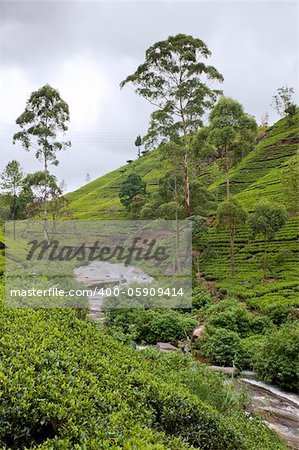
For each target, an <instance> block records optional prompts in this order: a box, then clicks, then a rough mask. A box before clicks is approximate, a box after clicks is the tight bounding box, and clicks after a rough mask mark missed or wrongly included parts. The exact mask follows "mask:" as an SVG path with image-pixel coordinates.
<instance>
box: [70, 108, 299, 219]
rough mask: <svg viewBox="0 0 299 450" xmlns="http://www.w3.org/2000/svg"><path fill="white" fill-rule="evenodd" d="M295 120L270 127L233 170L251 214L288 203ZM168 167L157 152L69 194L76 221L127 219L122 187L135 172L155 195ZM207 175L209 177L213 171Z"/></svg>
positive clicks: (298, 139) (297, 134) (298, 135)
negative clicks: (262, 204)
mask: <svg viewBox="0 0 299 450" xmlns="http://www.w3.org/2000/svg"><path fill="white" fill-rule="evenodd" d="M295 119H296V120H295V121H294V125H293V126H289V125H288V122H287V120H286V119H282V120H280V121H278V122H277V123H276V124H275V125H273V126H272V127H269V128H268V129H267V130H266V131H265V132H264V135H263V137H262V138H261V140H260V142H259V143H258V144H257V145H256V148H255V149H254V150H253V151H252V152H250V153H249V154H248V155H247V156H246V157H244V158H243V159H242V160H241V162H240V163H239V164H238V165H237V166H235V167H234V168H233V169H232V170H231V174H230V179H231V185H232V192H233V193H234V194H236V198H238V200H240V202H241V203H242V204H243V205H244V206H245V207H247V208H248V209H249V210H250V208H252V205H254V204H255V203H256V202H257V201H258V200H260V199H261V197H266V198H267V199H269V200H275V201H280V202H282V203H287V199H285V198H284V197H283V189H282V186H283V180H284V175H285V172H286V170H287V168H288V167H289V165H291V164H294V163H295V161H294V155H295V154H296V152H297V150H298V143H299V127H298V123H299V122H298V121H299V113H297V116H296V118H295ZM165 166H166V163H165V161H164V160H162V158H161V154H160V153H159V150H158V149H157V150H153V151H151V152H149V153H148V154H146V155H145V156H142V157H141V158H140V159H137V160H135V161H134V162H133V163H131V164H127V165H125V166H123V167H120V168H119V169H117V170H114V171H113V172H110V173H108V174H106V175H104V176H102V177H100V178H98V179H96V180H94V181H92V182H91V183H88V184H86V185H85V186H83V187H81V188H79V189H77V190H76V191H74V192H72V193H70V194H67V195H66V198H67V199H68V201H69V205H68V210H69V212H70V213H71V215H72V217H73V218H76V219H79V218H82V219H117V218H123V217H126V216H127V215H126V212H125V210H124V208H123V207H122V205H121V203H120V201H119V198H118V192H119V188H120V185H121V183H122V182H123V181H124V180H125V179H126V177H127V176H128V175H130V174H131V173H133V172H135V173H137V174H139V175H140V176H141V177H142V178H143V179H144V180H145V182H146V183H147V188H148V191H149V192H152V191H153V190H154V189H155V187H156V186H157V184H158V181H159V179H160V178H161V176H162V175H163V174H164V173H165V172H166V167H165ZM212 166H213V164H211V167H212ZM206 172H207V173H209V167H207V168H206ZM210 189H211V191H213V192H217V193H218V198H219V200H220V199H221V198H222V197H223V194H224V190H225V179H224V178H220V179H218V180H217V181H215V182H214V183H213V184H211V185H210Z"/></svg>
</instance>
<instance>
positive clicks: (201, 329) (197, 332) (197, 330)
mask: <svg viewBox="0 0 299 450" xmlns="http://www.w3.org/2000/svg"><path fill="white" fill-rule="evenodd" d="M204 331H205V326H204V325H200V327H197V328H195V330H193V333H192V339H198V338H199V337H201V336H202V335H203V333H204Z"/></svg>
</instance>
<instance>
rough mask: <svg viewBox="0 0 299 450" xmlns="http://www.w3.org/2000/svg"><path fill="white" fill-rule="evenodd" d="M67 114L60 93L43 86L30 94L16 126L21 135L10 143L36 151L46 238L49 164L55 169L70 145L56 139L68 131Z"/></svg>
mask: <svg viewBox="0 0 299 450" xmlns="http://www.w3.org/2000/svg"><path fill="white" fill-rule="evenodd" d="M69 119H70V114H69V107H68V104H67V103H66V102H65V101H64V100H62V98H61V97H60V94H59V92H58V91H57V90H56V89H54V88H52V87H51V86H49V85H48V84H46V85H45V86H43V87H42V88H40V89H39V90H38V91H35V92H32V94H31V95H30V97H29V99H28V101H27V103H26V108H25V111H24V112H23V113H22V114H21V115H20V116H19V117H18V118H17V120H16V123H17V125H19V126H20V128H21V131H19V132H18V133H15V135H14V137H13V142H14V143H16V142H17V141H20V142H21V144H22V146H23V147H24V149H25V150H27V151H29V150H30V148H33V149H34V150H35V157H36V158H37V159H38V160H39V161H40V162H42V163H43V165H44V179H43V182H44V189H43V193H44V198H43V205H44V221H45V227H44V229H45V236H46V239H48V237H47V218H48V214H47V213H48V211H47V200H48V196H49V189H50V188H51V186H50V184H49V180H50V178H49V164H53V165H55V166H57V165H58V160H57V152H58V151H60V150H63V149H65V148H67V147H70V145H71V143H70V142H69V141H63V140H60V138H59V135H60V134H61V133H64V132H65V131H67V129H68V124H69Z"/></svg>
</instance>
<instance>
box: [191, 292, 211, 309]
mask: <svg viewBox="0 0 299 450" xmlns="http://www.w3.org/2000/svg"><path fill="white" fill-rule="evenodd" d="M211 303H212V298H211V296H210V295H209V294H208V293H207V292H206V291H204V290H203V289H201V288H196V289H194V291H193V293H192V309H194V310H200V309H203V308H205V307H206V306H208V305H210V304H211Z"/></svg>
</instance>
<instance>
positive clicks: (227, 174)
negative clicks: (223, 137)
mask: <svg viewBox="0 0 299 450" xmlns="http://www.w3.org/2000/svg"><path fill="white" fill-rule="evenodd" d="M225 154H226V199H227V201H228V202H229V201H230V180H229V170H230V163H229V155H228V151H227V148H226V147H225Z"/></svg>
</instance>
